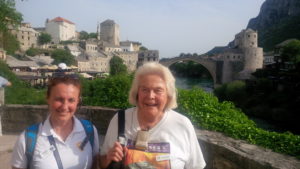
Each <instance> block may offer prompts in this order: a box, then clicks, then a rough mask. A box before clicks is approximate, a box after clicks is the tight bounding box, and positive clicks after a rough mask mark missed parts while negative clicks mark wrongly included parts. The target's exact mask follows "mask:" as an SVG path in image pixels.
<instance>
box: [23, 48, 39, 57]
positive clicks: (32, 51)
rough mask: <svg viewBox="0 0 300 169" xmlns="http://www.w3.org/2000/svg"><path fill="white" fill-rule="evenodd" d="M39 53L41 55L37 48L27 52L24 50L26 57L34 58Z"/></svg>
mask: <svg viewBox="0 0 300 169" xmlns="http://www.w3.org/2000/svg"><path fill="white" fill-rule="evenodd" d="M40 53H41V51H40V50H39V49H37V48H29V49H28V50H26V55H28V56H35V55H38V54H40Z"/></svg>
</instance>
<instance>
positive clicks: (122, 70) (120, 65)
mask: <svg viewBox="0 0 300 169" xmlns="http://www.w3.org/2000/svg"><path fill="white" fill-rule="evenodd" d="M109 64H110V75H112V76H114V75H119V74H127V67H126V65H125V64H124V61H123V60H122V59H121V58H120V57H119V56H116V55H114V56H113V57H112V58H111V60H110V61H109Z"/></svg>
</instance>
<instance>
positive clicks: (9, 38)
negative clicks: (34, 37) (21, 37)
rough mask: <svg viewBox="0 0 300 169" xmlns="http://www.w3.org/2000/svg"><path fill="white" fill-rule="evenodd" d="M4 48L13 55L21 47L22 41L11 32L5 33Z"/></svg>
mask: <svg viewBox="0 0 300 169" xmlns="http://www.w3.org/2000/svg"><path fill="white" fill-rule="evenodd" d="M3 42H4V43H3V49H4V50H6V51H7V53H8V54H10V55H12V54H14V53H15V51H17V50H18V49H19V48H20V43H19V41H18V40H17V38H16V37H15V36H14V35H12V34H11V33H10V32H6V33H4V34H3Z"/></svg>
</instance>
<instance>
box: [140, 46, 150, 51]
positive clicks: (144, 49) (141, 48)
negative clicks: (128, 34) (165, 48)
mask: <svg viewBox="0 0 300 169" xmlns="http://www.w3.org/2000/svg"><path fill="white" fill-rule="evenodd" d="M139 50H140V51H146V50H148V48H146V47H145V46H141V47H140V49H139Z"/></svg>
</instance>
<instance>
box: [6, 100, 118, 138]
mask: <svg viewBox="0 0 300 169" xmlns="http://www.w3.org/2000/svg"><path fill="white" fill-rule="evenodd" d="M116 111H117V109H111V108H104V107H89V106H82V107H81V108H80V109H79V111H78V112H77V116H78V117H81V118H85V119H87V120H90V121H92V122H93V124H94V125H95V126H96V127H97V129H98V132H99V134H103V135H104V134H105V133H106V129H107V126H108V124H109V122H110V119H111V118H112V117H113V115H114V114H115V112H116ZM47 115H48V108H47V106H46V105H5V106H4V107H3V113H2V131H3V133H4V134H5V133H20V132H22V131H23V130H24V129H25V128H26V127H27V126H29V125H32V124H35V123H39V122H42V121H44V120H45V119H46V117H47Z"/></svg>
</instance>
